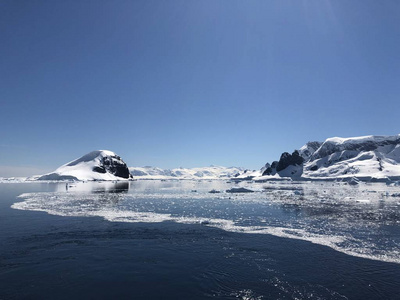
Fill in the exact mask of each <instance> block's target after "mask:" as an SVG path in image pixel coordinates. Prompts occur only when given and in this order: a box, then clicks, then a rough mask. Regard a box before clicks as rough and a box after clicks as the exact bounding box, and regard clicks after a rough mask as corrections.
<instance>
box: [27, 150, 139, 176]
mask: <svg viewBox="0 0 400 300" xmlns="http://www.w3.org/2000/svg"><path fill="white" fill-rule="evenodd" d="M130 178H132V176H131V175H130V173H129V169H128V166H127V165H126V163H125V162H124V161H123V160H122V159H121V157H119V156H118V155H117V154H115V153H114V152H112V151H108V150H96V151H92V152H90V153H88V154H86V155H84V156H82V157H80V158H78V159H75V160H73V161H71V162H69V163H67V164H65V165H62V166H61V167H59V168H58V169H56V170H55V171H54V172H51V173H48V174H45V175H41V176H35V177H31V178H29V179H30V180H78V181H94V180H98V181H103V180H129V179H130Z"/></svg>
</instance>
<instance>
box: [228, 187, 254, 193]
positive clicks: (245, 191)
mask: <svg viewBox="0 0 400 300" xmlns="http://www.w3.org/2000/svg"><path fill="white" fill-rule="evenodd" d="M226 192H227V193H254V191H252V190H249V189H246V188H243V187H240V188H231V189H229V190H226Z"/></svg>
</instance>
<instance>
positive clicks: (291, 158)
mask: <svg viewBox="0 0 400 300" xmlns="http://www.w3.org/2000/svg"><path fill="white" fill-rule="evenodd" d="M303 162H304V158H302V157H301V156H300V154H299V151H297V150H295V151H294V152H293V153H292V154H291V155H290V154H289V153H287V152H284V153H282V155H281V159H280V160H279V162H278V165H277V166H276V171H278V172H280V171H282V170H284V169H286V168H287V167H289V166H296V165H297V166H299V165H301V164H302V163H303Z"/></svg>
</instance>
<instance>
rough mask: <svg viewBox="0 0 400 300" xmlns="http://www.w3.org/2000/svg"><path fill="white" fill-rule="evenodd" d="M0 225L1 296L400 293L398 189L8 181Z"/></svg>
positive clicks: (1, 189)
mask: <svg viewBox="0 0 400 300" xmlns="http://www.w3.org/2000/svg"><path fill="white" fill-rule="evenodd" d="M238 187H242V188H246V189H248V190H251V191H253V192H251V193H229V192H227V191H228V190H230V189H232V188H238ZM0 228H1V232H0V244H1V251H0V299H71V298H74V299H400V186H398V185H388V184H384V183H360V184H358V185H355V186H352V185H349V184H347V183H344V182H292V181H273V182H264V183H255V182H240V183H234V182H226V181H222V180H213V181H206V180H203V181H195V180H169V181H159V180H140V181H131V182H116V183H113V182H67V183H66V182H61V183H57V182H30V183H12V182H3V183H0Z"/></svg>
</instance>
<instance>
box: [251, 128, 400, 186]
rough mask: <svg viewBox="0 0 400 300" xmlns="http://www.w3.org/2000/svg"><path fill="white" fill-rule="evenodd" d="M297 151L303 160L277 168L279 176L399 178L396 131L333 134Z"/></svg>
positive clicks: (399, 152) (399, 150) (399, 138)
mask: <svg viewBox="0 0 400 300" xmlns="http://www.w3.org/2000/svg"><path fill="white" fill-rule="evenodd" d="M318 146H319V147H318ZM298 151H299V154H300V156H302V157H303V158H304V163H303V164H302V165H296V166H292V165H291V166H289V167H287V168H286V169H285V170H282V171H280V172H279V176H280V177H298V178H300V179H349V178H353V177H356V178H360V179H364V180H374V179H378V180H390V179H394V180H398V179H399V178H400V134H399V135H394V136H373V135H370V136H361V137H352V138H340V137H333V138H328V139H327V140H325V142H323V143H318V142H309V143H307V144H306V145H304V146H303V147H301V148H300V149H299V150H298ZM299 175H301V176H300V177H299ZM275 177H276V175H275V176H255V177H254V178H253V179H254V180H268V179H274V178H275Z"/></svg>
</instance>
